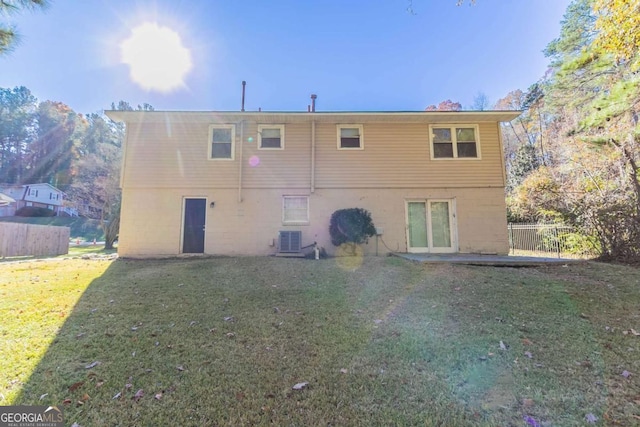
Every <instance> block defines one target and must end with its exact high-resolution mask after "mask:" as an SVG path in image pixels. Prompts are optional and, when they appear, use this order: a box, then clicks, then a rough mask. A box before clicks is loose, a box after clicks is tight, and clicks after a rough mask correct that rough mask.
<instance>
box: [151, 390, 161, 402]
mask: <svg viewBox="0 0 640 427" xmlns="http://www.w3.org/2000/svg"><path fill="white" fill-rule="evenodd" d="M153 398H154V399H156V400H160V399H162V392H160V393H156V395H155V396H153Z"/></svg>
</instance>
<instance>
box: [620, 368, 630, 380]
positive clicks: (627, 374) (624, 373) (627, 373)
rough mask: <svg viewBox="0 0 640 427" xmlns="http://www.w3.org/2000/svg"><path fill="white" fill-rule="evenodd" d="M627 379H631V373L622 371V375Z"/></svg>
mask: <svg viewBox="0 0 640 427" xmlns="http://www.w3.org/2000/svg"><path fill="white" fill-rule="evenodd" d="M620 375H622V376H623V377H625V378H629V377H630V376H631V372H629V371H627V370H626V369H625V370H624V371H622V373H621V374H620Z"/></svg>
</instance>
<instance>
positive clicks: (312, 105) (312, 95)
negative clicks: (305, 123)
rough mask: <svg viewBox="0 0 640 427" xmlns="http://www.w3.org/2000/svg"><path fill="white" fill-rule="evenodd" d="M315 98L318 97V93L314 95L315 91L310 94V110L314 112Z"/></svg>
mask: <svg viewBox="0 0 640 427" xmlns="http://www.w3.org/2000/svg"><path fill="white" fill-rule="evenodd" d="M316 98H318V95H316V94H315V93H312V94H311V112H312V113H315V112H316Z"/></svg>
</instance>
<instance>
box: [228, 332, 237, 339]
mask: <svg viewBox="0 0 640 427" xmlns="http://www.w3.org/2000/svg"><path fill="white" fill-rule="evenodd" d="M235 336H236V334H235V332H227V338H235Z"/></svg>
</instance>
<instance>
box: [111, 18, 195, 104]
mask: <svg viewBox="0 0 640 427" xmlns="http://www.w3.org/2000/svg"><path fill="white" fill-rule="evenodd" d="M120 52H121V60H122V62H123V63H124V64H127V65H128V66H129V75H130V77H131V80H133V81H134V82H135V83H137V84H138V85H140V87H142V88H143V89H145V90H156V91H159V92H171V91H173V90H175V89H178V88H181V87H184V86H185V84H184V77H185V76H186V75H187V73H188V72H189V71H190V70H191V67H192V65H193V64H192V62H191V52H190V50H189V49H187V48H186V47H185V46H184V45H183V44H182V39H181V38H180V35H179V34H178V33H177V32H175V31H174V30H172V29H170V28H168V27H161V26H159V25H158V24H155V23H144V24H141V25H139V26H137V27H136V28H134V29H133V30H132V31H131V35H130V36H129V38H128V39H126V40H124V41H123V42H122V44H121V45H120Z"/></svg>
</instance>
